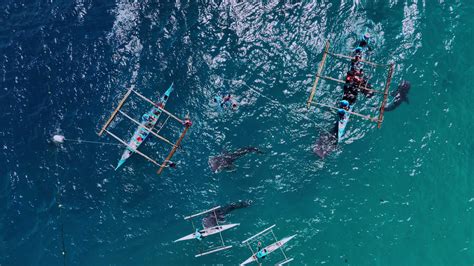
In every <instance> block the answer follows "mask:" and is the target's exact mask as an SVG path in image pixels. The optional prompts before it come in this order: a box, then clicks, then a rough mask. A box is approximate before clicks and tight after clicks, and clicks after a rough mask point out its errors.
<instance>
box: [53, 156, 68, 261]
mask: <svg viewBox="0 0 474 266" xmlns="http://www.w3.org/2000/svg"><path fill="white" fill-rule="evenodd" d="M55 162H56V184H57V186H58V190H57V193H56V201H57V204H58V209H59V223H60V231H59V237H60V239H61V256H62V257H63V265H64V266H66V244H65V241H64V219H63V211H62V209H63V205H62V204H61V202H62V188H61V181H60V179H59V164H58V152H56V154H55Z"/></svg>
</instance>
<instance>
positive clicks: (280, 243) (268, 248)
mask: <svg viewBox="0 0 474 266" xmlns="http://www.w3.org/2000/svg"><path fill="white" fill-rule="evenodd" d="M295 236H296V235H292V236H288V237H285V238H283V239H282V240H280V241H277V242H275V243H273V244H271V245H269V246H266V247H264V248H263V249H265V250H266V251H267V253H266V255H268V254H270V253H272V252H273V251H275V250H277V249H279V248H281V247H282V246H283V245H285V244H286V243H287V242H288V241H290V240H291V239H293V238H294V237H295ZM266 255H265V256H266ZM257 260H258V258H257V254H256V253H255V254H253V255H252V256H250V257H249V258H248V259H246V260H245V261H244V262H242V263H241V264H240V265H241V266H242V265H246V264H249V263H252V262H255V261H257ZM291 260H292V259H291ZM287 261H288V262H289V260H288V259H287Z"/></svg>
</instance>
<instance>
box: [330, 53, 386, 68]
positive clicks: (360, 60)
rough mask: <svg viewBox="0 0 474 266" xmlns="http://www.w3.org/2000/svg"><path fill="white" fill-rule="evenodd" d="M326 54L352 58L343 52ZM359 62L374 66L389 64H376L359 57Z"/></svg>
mask: <svg viewBox="0 0 474 266" xmlns="http://www.w3.org/2000/svg"><path fill="white" fill-rule="evenodd" d="M328 54H329V55H332V56H334V57H338V58H345V59H349V60H352V59H354V57H353V56H348V55H344V54H335V53H331V52H328ZM359 62H362V63H365V64H367V65H371V66H374V67H387V66H389V65H384V64H377V63H374V62H370V61H366V60H364V59H359Z"/></svg>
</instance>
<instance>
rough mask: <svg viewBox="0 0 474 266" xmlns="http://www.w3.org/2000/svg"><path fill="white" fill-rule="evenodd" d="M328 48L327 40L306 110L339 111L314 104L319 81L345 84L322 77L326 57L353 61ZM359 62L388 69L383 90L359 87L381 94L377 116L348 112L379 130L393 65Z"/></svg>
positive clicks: (332, 107)
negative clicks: (323, 108)
mask: <svg viewBox="0 0 474 266" xmlns="http://www.w3.org/2000/svg"><path fill="white" fill-rule="evenodd" d="M329 47H330V43H329V40H328V41H326V45H325V48H324V52H323V57H322V59H321V62H320V63H319V67H318V70H317V72H316V75H315V80H314V83H313V87H312V88H311V93H310V95H309V98H308V100H307V102H306V106H307V108H310V107H311V105H315V106H317V105H319V106H322V107H325V108H329V109H332V110H338V109H339V108H338V107H336V106H330V105H327V104H323V103H320V102H316V101H315V100H314V96H315V94H316V89H317V86H318V83H319V79H325V80H329V81H334V82H337V83H342V84H344V83H346V82H345V81H343V80H340V79H337V78H333V77H329V76H325V75H323V71H324V66H325V64H326V60H327V57H328V56H332V57H335V58H339V59H343V60H352V59H354V57H353V56H348V55H343V54H337V53H332V52H330V51H329ZM359 62H360V63H362V64H366V65H370V66H372V67H374V68H388V73H387V80H386V83H385V88H384V89H383V90H375V89H370V88H367V87H359V89H361V90H365V91H367V92H370V93H374V94H382V95H383V99H382V102H381V105H380V107H379V108H378V110H379V112H378V114H373V115H364V114H360V113H356V112H354V111H350V112H348V113H349V114H352V115H355V116H357V117H360V118H363V119H366V120H369V121H371V122H376V123H377V127H378V128H380V127H381V126H382V122H383V117H384V111H385V106H386V104H387V97H388V92H389V89H390V83H391V81H392V76H393V71H394V64H393V63H391V64H379V63H374V62H370V61H367V60H364V59H360V60H359Z"/></svg>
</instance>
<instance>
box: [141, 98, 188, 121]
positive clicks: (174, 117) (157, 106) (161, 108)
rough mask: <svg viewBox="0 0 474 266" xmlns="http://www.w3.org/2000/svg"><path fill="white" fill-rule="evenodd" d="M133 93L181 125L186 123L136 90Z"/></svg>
mask: <svg viewBox="0 0 474 266" xmlns="http://www.w3.org/2000/svg"><path fill="white" fill-rule="evenodd" d="M132 91H133V93H135V94H136V95H137V96H138V97H140V98H142V99H143V100H145V101H147V102H148V103H150V104H151V105H153V106H155V107H156V108H158V109H160V110H161V111H162V112H163V113H165V114H167V115H169V116H170V117H171V118H173V119H175V120H176V121H178V122H180V123H181V124H183V123H184V121H183V120H181V119H179V118H178V117H176V116H175V115H173V114H172V113H170V112H168V111H167V110H166V109H164V108H163V107H161V106H159V105H158V104H156V103H155V102H153V101H152V100H150V99H148V98H147V97H145V96H143V95H142V94H141V93H139V92H138V91H135V90H132Z"/></svg>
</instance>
